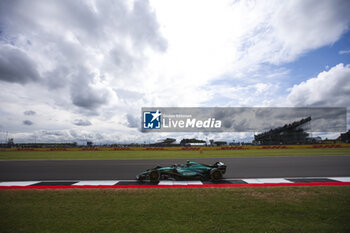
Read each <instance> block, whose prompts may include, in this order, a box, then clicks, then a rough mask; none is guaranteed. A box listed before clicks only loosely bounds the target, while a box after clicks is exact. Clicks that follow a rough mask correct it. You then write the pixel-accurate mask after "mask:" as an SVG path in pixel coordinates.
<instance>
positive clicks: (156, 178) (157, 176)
mask: <svg viewBox="0 0 350 233" xmlns="http://www.w3.org/2000/svg"><path fill="white" fill-rule="evenodd" d="M149 179H150V180H151V182H153V183H157V182H159V179H160V173H159V172H158V171H157V170H153V171H151V172H150V173H149Z"/></svg>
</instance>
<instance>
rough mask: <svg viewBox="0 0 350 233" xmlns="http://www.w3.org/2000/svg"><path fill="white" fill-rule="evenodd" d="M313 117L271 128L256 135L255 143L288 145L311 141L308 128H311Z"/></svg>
mask: <svg viewBox="0 0 350 233" xmlns="http://www.w3.org/2000/svg"><path fill="white" fill-rule="evenodd" d="M310 121H311V117H307V118H304V119H301V120H300V121H295V122H293V123H291V124H286V125H284V126H283V127H278V128H275V129H271V130H269V131H266V132H264V133H261V134H258V135H254V139H255V143H257V144H260V145H286V144H287V145H288V144H305V143H309V142H310V139H309V138H308V136H309V134H308V133H307V132H306V129H307V128H309V123H310Z"/></svg>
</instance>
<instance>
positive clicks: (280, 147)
mask: <svg viewBox="0 0 350 233" xmlns="http://www.w3.org/2000/svg"><path fill="white" fill-rule="evenodd" d="M261 149H287V146H263V147H261Z"/></svg>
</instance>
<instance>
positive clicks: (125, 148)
mask: <svg viewBox="0 0 350 233" xmlns="http://www.w3.org/2000/svg"><path fill="white" fill-rule="evenodd" d="M333 148H334V149H336V148H349V149H350V144H322V145H320V144H317V145H269V146H253V145H247V146H220V147H210V146H208V147H93V148H80V147H76V148H7V149H3V151H53V152H54V151H216V150H267V149H333Z"/></svg>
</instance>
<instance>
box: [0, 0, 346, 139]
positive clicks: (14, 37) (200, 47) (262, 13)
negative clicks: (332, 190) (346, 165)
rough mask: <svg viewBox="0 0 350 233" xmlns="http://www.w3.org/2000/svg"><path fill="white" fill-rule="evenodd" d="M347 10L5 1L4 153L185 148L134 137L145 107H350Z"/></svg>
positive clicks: (160, 0) (292, 4) (271, 4)
mask: <svg viewBox="0 0 350 233" xmlns="http://www.w3.org/2000/svg"><path fill="white" fill-rule="evenodd" d="M349 10H350V1H347V0H344V1H340V0H339V1H338V0H325V1H323V0H300V1H298V0H293V1H279V0H277V1H260V0H259V1H235V0H231V1H214V0H212V1H206V0H198V1H196V0H190V1H189V0H186V1H185V0H177V1H170V0H169V1H168V0H150V1H146V0H134V1H127V0H125V1H124V0H117V1H116V0H102V1H101V0H99V1H97V0H96V1H94V0H81V1H78V0H73V1H72V0H57V1H53V0H48V1H39V0H37V1H36V0H29V1H28V0H19V1H17V0H8V1H6V0H3V1H1V2H0V90H1V91H0V101H1V105H0V129H1V135H0V139H1V142H4V141H5V139H6V137H9V138H10V137H13V138H14V139H15V142H34V141H37V142H51V141H67V142H73V141H77V142H79V143H82V142H84V141H86V140H92V141H93V142H95V143H104V142H142V143H143V142H145V141H146V142H149V141H151V142H152V141H156V140H157V139H159V138H163V137H166V136H174V137H177V138H181V137H182V136H183V135H182V134H181V135H173V134H172V135H171V134H159V133H153V134H151V133H147V134H143V133H141V132H140V131H139V127H140V115H141V107H154V106H160V107H216V106H217V107H226V106H230V107H240V106H245V107H258V106H279V107H286V106H288V107H293V106H297V107H300V106H317V107H350V101H349V100H350V31H349V29H350V14H348V12H349ZM348 128H349V126H348ZM7 132H8V135H7ZM185 136H188V137H190V136H191V137H192V136H195V137H201V138H205V137H214V135H202V134H191V135H185ZM215 137H217V138H220V139H227V140H231V139H232V138H234V139H236V140H239V139H240V138H241V139H243V138H246V137H247V134H244V133H241V134H236V135H234V136H233V135H232V134H220V135H215Z"/></svg>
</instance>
